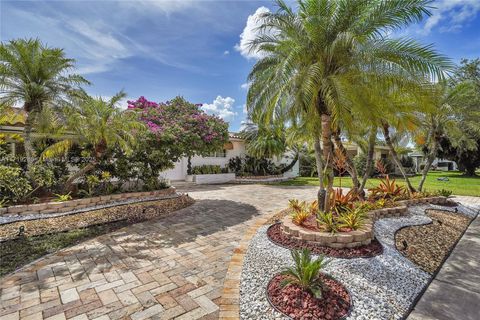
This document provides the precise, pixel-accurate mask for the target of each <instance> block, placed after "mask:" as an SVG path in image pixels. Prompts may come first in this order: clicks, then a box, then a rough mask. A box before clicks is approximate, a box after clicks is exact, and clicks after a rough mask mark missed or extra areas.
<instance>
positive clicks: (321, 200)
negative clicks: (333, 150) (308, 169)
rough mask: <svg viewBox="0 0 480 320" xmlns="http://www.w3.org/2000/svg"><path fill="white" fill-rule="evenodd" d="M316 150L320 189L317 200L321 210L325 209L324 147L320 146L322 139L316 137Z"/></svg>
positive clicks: (314, 145) (314, 146)
mask: <svg viewBox="0 0 480 320" xmlns="http://www.w3.org/2000/svg"><path fill="white" fill-rule="evenodd" d="M313 148H314V150H315V164H316V165H317V175H318V182H319V186H320V188H319V189H318V193H317V199H318V208H319V209H320V210H322V211H323V210H324V209H325V195H326V191H325V186H324V184H323V161H322V146H321V145H320V138H319V137H318V136H315V142H314V144H313Z"/></svg>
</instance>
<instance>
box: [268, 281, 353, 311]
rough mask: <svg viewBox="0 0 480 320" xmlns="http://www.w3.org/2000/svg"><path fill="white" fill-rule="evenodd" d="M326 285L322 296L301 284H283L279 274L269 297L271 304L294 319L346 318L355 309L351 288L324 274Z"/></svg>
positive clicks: (269, 292)
mask: <svg viewBox="0 0 480 320" xmlns="http://www.w3.org/2000/svg"><path fill="white" fill-rule="evenodd" d="M320 278H321V280H322V281H323V284H324V289H323V297H322V299H316V298H315V297H314V296H313V295H312V294H311V293H309V292H306V291H304V290H302V289H301V288H300V287H299V286H297V285H293V284H292V285H288V286H282V281H283V280H284V279H285V276H283V275H276V276H275V277H273V279H272V280H270V282H269V283H268V286H267V298H268V301H269V302H270V304H271V305H272V306H273V307H274V308H275V309H276V310H277V311H278V312H281V313H283V314H284V315H286V316H288V317H290V318H291V319H295V320H296V319H302V320H313V319H318V320H321V319H329V320H335V319H345V318H346V317H347V316H348V314H349V312H350V309H351V304H352V303H351V301H352V299H351V297H350V294H349V292H348V291H347V289H346V288H345V287H344V286H343V285H342V284H341V283H340V282H338V281H337V280H335V279H334V278H332V277H330V276H328V275H325V274H321V275H320Z"/></svg>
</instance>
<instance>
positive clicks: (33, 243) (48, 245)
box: [0, 221, 128, 277]
mask: <svg viewBox="0 0 480 320" xmlns="http://www.w3.org/2000/svg"><path fill="white" fill-rule="evenodd" d="M127 224H128V223H126V222H125V221H118V222H112V223H108V224H102V225H96V226H90V227H86V228H82V229H75V230H70V231H66V232H59V233H54V234H44V235H40V236H32V237H20V238H18V239H12V240H7V241H3V242H1V243H0V277H2V276H4V275H6V274H8V273H10V272H12V271H15V270H17V269H18V268H20V267H22V266H24V265H26V264H28V263H30V262H32V261H35V260H37V259H38V258H40V257H42V256H44V255H46V254H49V253H53V252H56V251H58V250H60V249H62V248H66V247H70V246H72V245H75V244H78V243H80V242H82V241H85V240H87V239H90V238H93V237H96V236H98V235H101V234H105V233H108V232H110V231H114V230H117V229H119V228H121V227H123V226H125V225H127Z"/></svg>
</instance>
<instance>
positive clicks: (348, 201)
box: [330, 188, 358, 213]
mask: <svg viewBox="0 0 480 320" xmlns="http://www.w3.org/2000/svg"><path fill="white" fill-rule="evenodd" d="M357 198H358V197H357V195H356V194H355V192H353V190H350V191H348V192H347V193H346V194H345V195H344V194H343V190H342V189H341V188H337V189H335V192H332V193H330V204H331V206H332V210H333V211H334V212H336V213H340V212H343V211H345V210H347V209H349V208H353V204H354V201H355V200H357Z"/></svg>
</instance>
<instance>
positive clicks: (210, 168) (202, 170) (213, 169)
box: [192, 164, 228, 174]
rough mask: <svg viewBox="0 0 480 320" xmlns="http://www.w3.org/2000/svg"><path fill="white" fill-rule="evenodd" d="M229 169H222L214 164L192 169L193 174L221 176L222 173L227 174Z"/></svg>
mask: <svg viewBox="0 0 480 320" xmlns="http://www.w3.org/2000/svg"><path fill="white" fill-rule="evenodd" d="M227 172H228V169H227V168H222V167H220V166H219V165H213V164H210V165H208V164H204V165H201V166H196V167H193V168H192V173H193V174H220V173H227Z"/></svg>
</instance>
